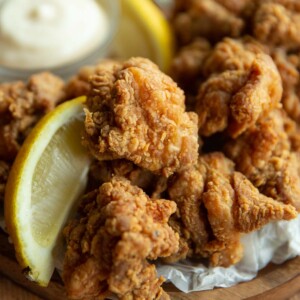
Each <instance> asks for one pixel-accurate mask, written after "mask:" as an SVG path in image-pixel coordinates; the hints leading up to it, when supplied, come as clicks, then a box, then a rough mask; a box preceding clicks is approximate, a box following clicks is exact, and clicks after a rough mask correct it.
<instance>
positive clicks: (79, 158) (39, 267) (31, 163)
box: [5, 97, 90, 286]
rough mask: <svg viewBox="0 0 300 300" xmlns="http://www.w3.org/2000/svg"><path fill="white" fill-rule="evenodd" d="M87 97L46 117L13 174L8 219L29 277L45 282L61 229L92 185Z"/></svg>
mask: <svg viewBox="0 0 300 300" xmlns="http://www.w3.org/2000/svg"><path fill="white" fill-rule="evenodd" d="M83 101H84V97H81V98H78V99H75V100H73V101H69V102H66V103H64V104H62V105H60V106H58V107H57V108H56V109H55V110H54V111H53V112H51V113H50V114H48V115H47V116H46V117H44V118H43V119H42V120H41V121H40V122H39V123H38V124H37V125H36V126H35V128H34V129H33V130H32V132H31V133H30V135H29V136H28V137H27V139H26V140H25V142H24V144H23V146H22V147H21V149H20V151H19V153H18V155H17V158H16V160H15V162H14V164H13V167H12V169H11V172H10V174H9V178H8V182H7V186H6V193H5V221H6V225H7V228H8V232H9V234H10V236H11V238H12V241H13V243H14V247H15V251H16V256H17V259H18V262H19V263H20V265H21V267H23V269H24V272H25V273H26V275H27V277H28V278H29V279H30V280H34V281H36V282H37V283H39V284H40V285H42V286H46V285H47V284H48V283H49V281H50V278H51V276H52V273H53V271H54V266H55V261H56V259H57V255H59V252H60V251H58V250H57V249H58V248H59V247H60V246H61V244H62V241H63V239H62V233H61V232H62V228H63V226H64V224H65V223H66V221H67V219H68V218H69V217H70V215H71V214H72V211H74V208H75V207H76V203H77V201H78V199H79V198H80V195H81V194H82V193H83V192H84V190H85V187H86V184H87V173H88V169H89V163H90V157H89V155H88V153H87V152H86V150H85V149H84V148H83V146H82V145H81V131H82V130H83V126H84V124H83V119H84V115H83V106H82V104H83Z"/></svg>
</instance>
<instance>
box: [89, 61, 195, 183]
mask: <svg viewBox="0 0 300 300" xmlns="http://www.w3.org/2000/svg"><path fill="white" fill-rule="evenodd" d="M86 106H87V109H86V119H85V131H86V132H85V135H84V145H85V146H86V147H87V148H88V150H89V151H90V152H91V153H92V154H93V155H94V156H95V157H96V158H97V159H99V160H109V159H116V158H117V159H120V158H125V159H127V160H130V161H132V162H134V164H136V165H137V166H139V167H142V168H145V169H148V170H150V171H152V172H155V173H157V174H162V175H164V176H165V177H167V176H169V175H171V174H172V173H173V172H174V171H176V170H178V169H180V168H182V167H186V166H188V165H189V164H193V163H194V162H195V161H196V160H197V156H198V146H199V145H198V134H197V116H196V114H195V113H192V112H190V113H187V112H185V105H184V95H183V91H182V90H181V89H180V88H178V87H177V85H176V84H175V83H174V82H173V81H172V79H171V78H170V77H168V76H167V75H165V74H163V73H162V72H160V71H159V69H158V67H157V66H156V65H155V64H153V63H151V62H150V61H149V60H147V59H143V58H131V59H130V60H128V61H126V62H124V63H123V64H122V65H119V67H116V68H115V69H114V71H108V70H101V71H99V72H98V74H97V75H94V76H93V77H92V80H91V92H90V94H89V96H88V98H87V103H86Z"/></svg>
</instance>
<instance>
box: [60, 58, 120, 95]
mask: <svg viewBox="0 0 300 300" xmlns="http://www.w3.org/2000/svg"><path fill="white" fill-rule="evenodd" d="M115 65H116V61H114V60H109V59H106V60H103V61H101V62H100V63H99V64H97V65H92V66H84V67H82V68H81V69H80V70H79V72H78V73H77V74H76V75H75V76H73V77H72V78H71V79H70V80H69V82H68V83H67V84H66V88H65V90H66V98H67V99H73V98H76V97H79V96H83V95H87V94H88V93H89V91H90V83H89V80H90V78H91V76H93V75H95V74H96V73H97V72H98V71H99V70H103V69H107V70H111V69H113V68H114V66H115Z"/></svg>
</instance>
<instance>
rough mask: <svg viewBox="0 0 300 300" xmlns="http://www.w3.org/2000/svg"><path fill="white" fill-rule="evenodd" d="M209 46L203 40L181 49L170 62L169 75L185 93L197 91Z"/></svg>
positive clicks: (198, 39) (199, 39)
mask: <svg viewBox="0 0 300 300" xmlns="http://www.w3.org/2000/svg"><path fill="white" fill-rule="evenodd" d="M210 51H211V45H210V43H209V42H208V41H207V40H206V39H203V38H197V39H196V40H195V41H193V42H192V43H190V44H188V45H187V46H185V47H182V48H181V49H180V50H179V52H178V53H177V54H176V56H175V58H174V59H173V61H172V65H171V68H170V69H171V70H170V74H171V77H172V78H173V79H174V80H175V82H177V83H178V84H179V86H180V87H181V88H182V89H183V90H184V91H185V93H187V92H189V91H190V90H192V91H195V92H196V91H197V89H198V86H199V80H200V79H201V77H202V69H203V63H204V61H205V58H206V57H207V55H208V54H210Z"/></svg>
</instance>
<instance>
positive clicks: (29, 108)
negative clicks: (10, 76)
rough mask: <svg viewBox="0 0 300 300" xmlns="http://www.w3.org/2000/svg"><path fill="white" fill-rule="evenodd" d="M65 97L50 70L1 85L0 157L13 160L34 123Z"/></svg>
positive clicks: (57, 80)
mask: <svg viewBox="0 0 300 300" xmlns="http://www.w3.org/2000/svg"><path fill="white" fill-rule="evenodd" d="M64 96H65V94H64V83H63V81H62V80H61V79H60V78H58V77H56V76H54V75H52V74H50V73H40V74H36V75H33V76H32V77H31V78H30V79H29V82H28V83H27V84H25V83H23V82H21V81H19V82H13V83H3V84H0V159H3V160H9V161H12V160H13V159H14V158H15V156H16V154H17V152H18V150H19V148H20V145H21V144H22V142H23V141H24V139H25V137H26V136H27V134H28V132H29V131H30V129H31V128H32V127H33V125H34V124H35V123H36V122H37V121H38V120H39V119H40V118H41V116H42V115H44V114H45V113H47V112H49V111H50V110H52V109H53V108H54V106H55V105H56V104H57V103H59V102H60V101H62V100H63V99H64Z"/></svg>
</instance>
